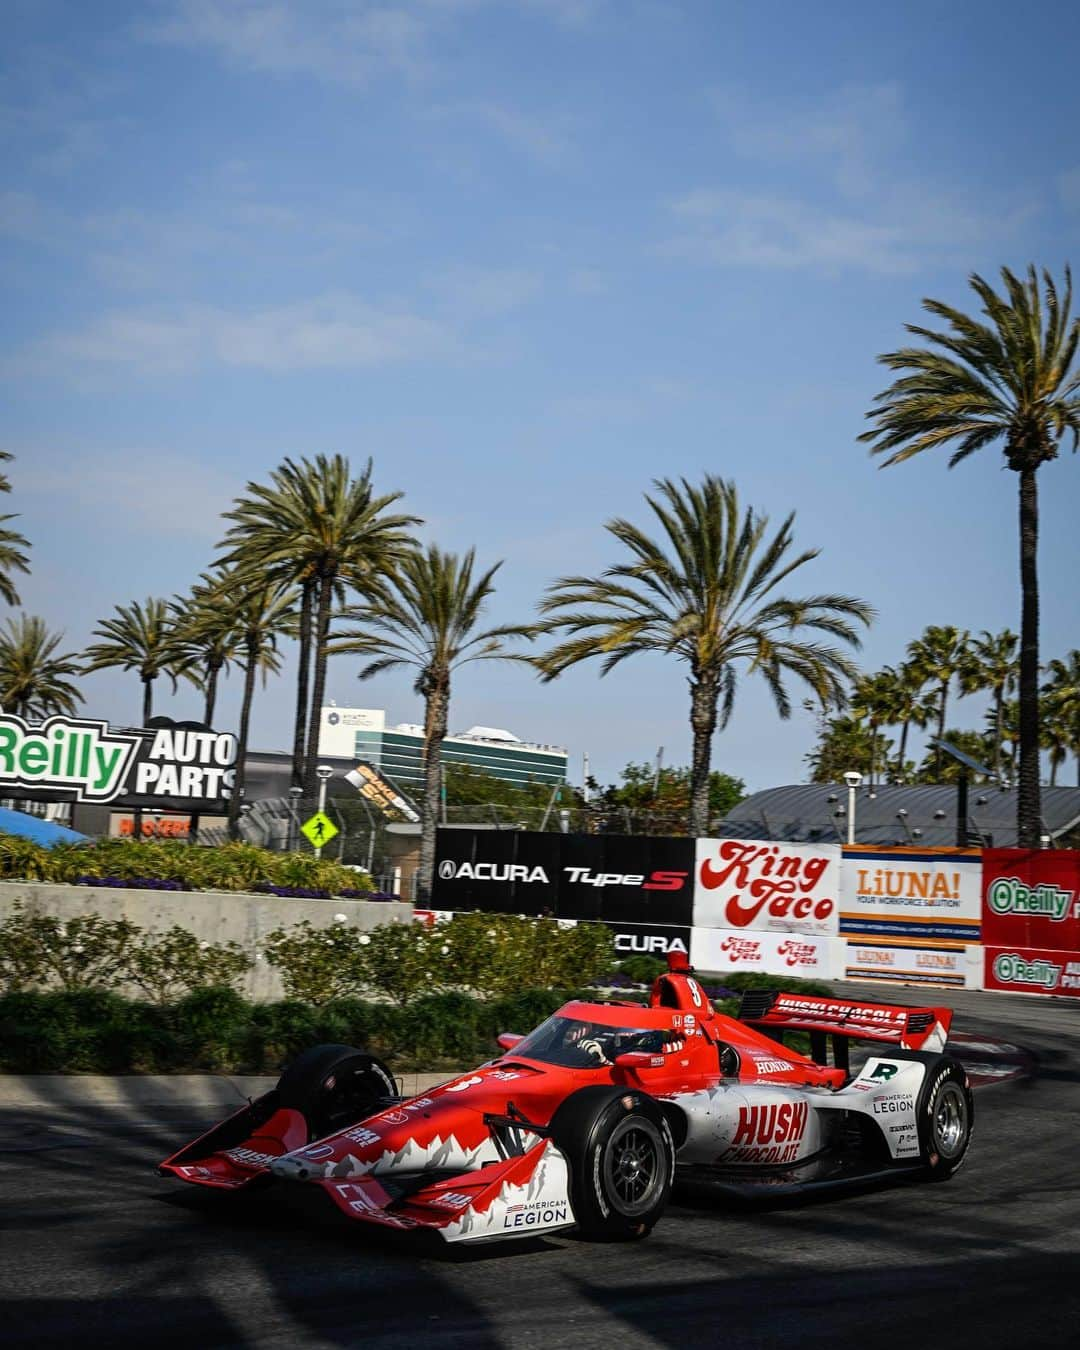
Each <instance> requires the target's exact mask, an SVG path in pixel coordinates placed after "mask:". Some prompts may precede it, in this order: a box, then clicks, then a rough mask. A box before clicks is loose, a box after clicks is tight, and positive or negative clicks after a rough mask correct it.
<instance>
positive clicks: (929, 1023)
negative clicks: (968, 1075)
mask: <svg viewBox="0 0 1080 1350" xmlns="http://www.w3.org/2000/svg"><path fill="white" fill-rule="evenodd" d="M739 1021H740V1022H747V1023H749V1024H750V1025H751V1026H756V1027H764V1028H767V1029H768V1031H769V1034H770V1035H774V1036H776V1037H777V1039H781V1037H782V1035H783V1033H784V1032H785V1031H807V1032H809V1033H810V1051H811V1054H812V1056H813V1058H814V1060H815V1061H816V1062H817V1063H819V1064H825V1063H827V1057H826V1037H827V1036H832V1038H833V1056H834V1061H833V1062H834V1063H836V1064H838V1065H842V1066H843V1067H844V1068H847V1058H848V1056H847V1042H848V1041H853V1040H859V1041H885V1042H887V1043H889V1044H890V1045H896V1046H899V1047H900V1049H902V1050H932V1051H941V1050H943V1049H944V1048H945V1040H946V1038H947V1036H948V1034H949V1026H950V1025H951V1023H952V1009H951V1008H905V1007H903V1006H902V1005H898V1004H889V1003H851V1002H849V1001H848V1000H846V999H838V998H821V997H819V996H818V995H816V994H789V993H778V992H777V991H776V990H774V989H748V990H747V991H746V993H744V994H743V997H742V1004H741V1006H740V1008H739Z"/></svg>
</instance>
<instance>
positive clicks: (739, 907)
mask: <svg viewBox="0 0 1080 1350" xmlns="http://www.w3.org/2000/svg"><path fill="white" fill-rule="evenodd" d="M694 883H695V884H694V926H695V927H697V928H729V929H732V930H734V931H736V932H747V931H754V932H776V933H806V934H815V935H818V936H822V937H835V936H836V932H837V919H838V912H839V905H838V898H839V892H840V846H839V845H838V844H789V843H782V844H777V843H773V842H772V840H767V839H698V840H697V841H696V852H695V863H694Z"/></svg>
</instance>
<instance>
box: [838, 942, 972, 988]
mask: <svg viewBox="0 0 1080 1350" xmlns="http://www.w3.org/2000/svg"><path fill="white" fill-rule="evenodd" d="M844 949H845V950H844V969H843V971H842V972H841V971H837V978H838V979H839V978H841V977H842V978H843V979H845V980H884V981H886V982H887V983H892V984H926V985H934V986H937V987H939V988H942V989H950V988H951V989H976V988H982V971H981V969H980V958H981V955H982V948H981V947H979V946H977V945H972V946H971V947H965V946H955V947H935V946H933V945H932V944H930V943H919V944H918V945H914V946H910V947H907V946H905V947H893V946H889V945H888V944H887V943H878V942H856V941H848V942H845V944H844Z"/></svg>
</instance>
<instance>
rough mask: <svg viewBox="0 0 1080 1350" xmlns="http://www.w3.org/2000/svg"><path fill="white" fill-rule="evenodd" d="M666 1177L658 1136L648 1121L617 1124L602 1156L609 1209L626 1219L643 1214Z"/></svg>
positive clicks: (655, 1197) (657, 1132)
mask: <svg viewBox="0 0 1080 1350" xmlns="http://www.w3.org/2000/svg"><path fill="white" fill-rule="evenodd" d="M666 1175H667V1163H666V1161H665V1158H664V1148H663V1141H662V1140H661V1138H660V1132H659V1131H658V1130H657V1129H656V1127H655V1126H654V1125H652V1124H651V1123H650V1122H649V1121H645V1120H641V1119H637V1120H635V1119H627V1120H623V1121H620V1123H619V1124H618V1125H617V1126H616V1127H615V1129H614V1130H613V1132H612V1134H611V1138H610V1139H609V1140H608V1145H607V1148H606V1150H605V1152H604V1181H605V1190H606V1192H607V1198H608V1200H609V1202H610V1203H611V1205H612V1207H613V1208H614V1209H616V1210H617V1211H618V1212H619V1213H620V1214H622V1215H625V1216H626V1217H627V1218H634V1217H636V1216H638V1215H641V1214H645V1213H647V1212H648V1211H649V1210H650V1209H651V1208H652V1207H653V1205H654V1204H655V1203H656V1200H657V1197H658V1195H659V1194H660V1192H661V1191H662V1190H663V1186H664V1181H665V1178H666Z"/></svg>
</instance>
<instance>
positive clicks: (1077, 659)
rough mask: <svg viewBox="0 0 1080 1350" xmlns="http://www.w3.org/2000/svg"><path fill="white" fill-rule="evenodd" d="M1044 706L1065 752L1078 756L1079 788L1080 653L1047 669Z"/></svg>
mask: <svg viewBox="0 0 1080 1350" xmlns="http://www.w3.org/2000/svg"><path fill="white" fill-rule="evenodd" d="M1046 670H1047V675H1048V676H1049V678H1048V679H1047V681H1046V683H1045V684H1044V685H1043V688H1042V693H1043V704H1044V706H1045V710H1046V713H1047V716H1048V717H1049V718H1051V719H1052V720H1053V723H1054V726H1055V728H1057V731H1058V734H1059V737H1060V740H1061V742H1062V744H1063V745H1064V747H1065V749H1066V750H1068V751H1069V752H1070V753H1071V754H1073V755H1075V756H1076V785H1077V787H1080V651H1075V650H1074V651H1071V652H1069V653H1068V655H1067V656H1066V657H1065V659H1064V660H1059V659H1058V658H1057V657H1055V658H1054V660H1052V661H1051V662H1050V663H1049V664H1048V665H1047V667H1046Z"/></svg>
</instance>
